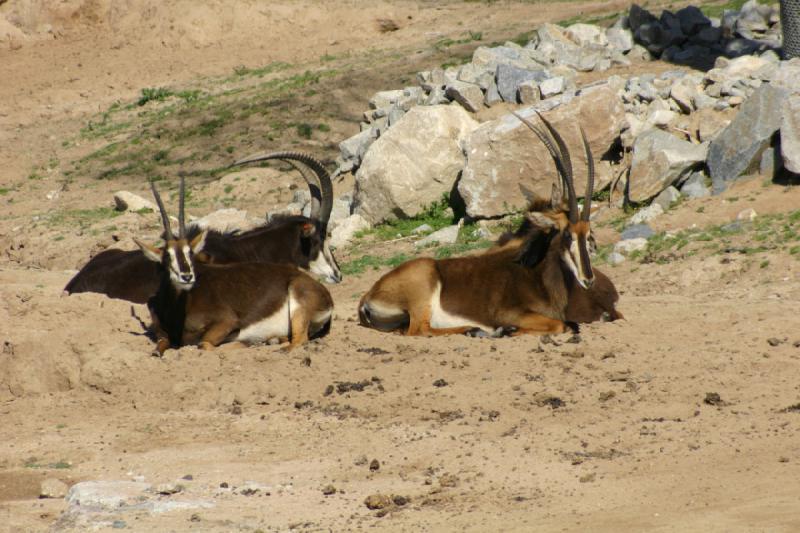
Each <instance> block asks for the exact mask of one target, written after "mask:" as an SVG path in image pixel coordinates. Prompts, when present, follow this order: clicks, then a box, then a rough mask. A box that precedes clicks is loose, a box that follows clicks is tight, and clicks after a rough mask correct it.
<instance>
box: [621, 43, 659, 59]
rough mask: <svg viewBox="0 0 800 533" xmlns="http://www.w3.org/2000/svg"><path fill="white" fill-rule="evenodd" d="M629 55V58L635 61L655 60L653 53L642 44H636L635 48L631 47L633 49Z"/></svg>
mask: <svg viewBox="0 0 800 533" xmlns="http://www.w3.org/2000/svg"><path fill="white" fill-rule="evenodd" d="M627 57H628V58H629V59H632V60H634V61H652V60H653V54H651V53H650V51H649V50H648V49H647V48H645V47H644V46H642V45H640V44H634V45H633V48H631V51H630V52H628V55H627Z"/></svg>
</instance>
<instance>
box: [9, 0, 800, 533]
mask: <svg viewBox="0 0 800 533" xmlns="http://www.w3.org/2000/svg"><path fill="white" fill-rule="evenodd" d="M9 4H14V2H13V0H12V1H11V2H10V3H6V4H4V5H2V6H0V13H8V12H9V9H10V5H9ZM34 4H35V3H34ZM66 4H69V3H66ZM66 4H65V5H66ZM72 4H81V3H80V2H73V3H72ZM221 4H222V3H219V2H208V3H206V4H204V5H205V6H206V7H205V8H204V9H203V10H199V11H194V10H188V9H187V8H186V6H188V3H187V4H186V5H181V4H180V3H178V4H176V6H175V7H174V11H170V12H167V13H164V12H158V11H157V10H156V11H153V9H155V8H154V7H153V6H154V3H148V2H145V1H140V2H133V1H132V2H129V3H127V4H125V5H127V6H129V8H130V10H129V12H127V14H126V13H122V12H121V11H120V10H119V8H114V7H113V6H111V7H109V6H110V4H106V3H103V2H94V3H91V2H87V3H86V5H92V6H95V9H96V11H89V12H88V13H89V15H91V16H89V15H87V14H86V13H87V12H86V11H85V10H84V11H80V10H78V12H79V13H82V14H83V16H82V17H68V16H66V15H63V14H62V15H60V16H62V18H58V17H55V18H53V16H51V17H50V18H47V17H44V18H42V19H41V20H39V19H35V18H34V19H32V22H31V21H29V26H30V27H31V28H34V29H35V28H37V27H38V28H40V30H41V24H50V25H51V29H50V30H47V29H46V28H45V29H44V30H41V31H39V32H36V31H33V30H31V36H30V37H29V38H28V39H22V40H20V41H19V47H16V46H17V45H15V47H14V48H15V49H13V50H12V49H11V48H12V47H9V49H7V50H2V51H0V79H2V80H3V83H0V100H1V101H3V102H4V105H3V106H2V108H0V186H2V187H5V188H9V189H12V192H10V193H8V194H5V195H3V196H0V206H2V212H0V244H2V254H0V342H1V343H2V350H1V351H0V442H2V445H0V531H48V530H55V531H85V530H88V529H91V528H94V529H96V530H102V531H104V530H111V529H113V528H115V527H116V528H124V529H128V530H133V531H188V530H192V531H194V530H197V531H259V530H261V531H287V530H304V531H352V530H360V529H367V528H370V529H377V530H387V531H453V530H467V531H609V532H611V531H720V532H721V531H770V532H772V531H785V532H790V531H798V530H800V516H798V513H797V509H798V508H800V435H798V428H800V412H798V411H800V408H798V407H794V408H792V406H796V405H797V404H798V402H800V386H798V381H797V379H796V377H797V365H798V359H800V333H798V331H797V328H796V326H794V327H793V326H792V324H793V323H795V322H796V320H794V319H793V316H794V315H795V314H796V311H797V301H798V299H799V298H800V269H799V268H798V265H799V264H800V263H798V259H797V257H798V256H797V254H794V255H792V254H790V253H789V252H788V251H787V248H786V247H782V246H776V247H772V248H771V249H767V250H766V251H760V252H756V253H752V254H751V253H743V252H742V250H744V249H745V248H746V247H748V246H757V245H758V244H759V242H760V241H758V240H757V238H756V236H755V235H756V233H753V232H744V233H743V234H741V235H738V236H737V237H735V238H733V239H732V244H731V246H730V247H729V249H726V250H723V251H721V252H720V251H717V252H712V251H703V250H699V251H698V253H693V254H689V253H681V252H680V251H678V252H676V253H675V254H673V255H671V256H669V257H667V258H666V260H664V261H651V262H647V261H644V262H627V263H623V264H622V265H620V266H617V267H610V266H604V267H602V268H603V270H604V271H605V272H607V273H608V274H609V276H610V277H611V278H612V279H613V280H614V282H615V283H616V285H617V287H618V288H619V289H620V293H621V301H620V306H619V307H620V309H621V311H622V312H623V313H624V314H625V316H626V318H627V319H626V320H624V321H619V322H615V323H608V324H592V325H588V326H585V327H584V328H583V330H582V332H581V335H580V339H570V337H569V336H557V337H554V338H552V339H543V338H537V337H524V338H513V339H498V340H477V339H469V338H466V337H448V338H434V339H420V338H404V337H401V336H396V335H385V334H380V333H378V332H374V331H371V330H366V329H364V328H361V327H359V326H358V325H357V323H356V319H355V306H356V303H357V301H358V298H359V297H360V295H361V294H362V293H363V292H364V291H366V290H367V289H368V288H369V286H370V285H371V283H373V282H374V281H375V280H376V279H377V278H378V277H379V276H380V275H381V274H382V272H383V271H375V270H368V271H367V272H365V273H364V274H362V275H353V276H349V277H348V278H347V279H345V281H344V282H343V283H341V284H339V285H336V286H332V287H330V289H331V292H332V294H333V296H334V299H335V301H336V317H335V322H334V325H333V330H332V332H331V334H330V335H329V336H328V337H326V338H324V339H321V340H319V341H316V342H313V343H311V344H309V345H307V346H305V347H303V348H301V349H298V350H296V351H294V352H292V353H290V354H286V353H284V352H281V351H279V350H278V349H277V348H275V347H261V348H250V349H241V348H225V347H223V348H221V349H219V350H217V351H215V352H211V353H208V352H200V351H198V350H197V349H196V348H194V347H185V348H182V349H180V350H171V351H168V352H167V354H166V356H165V357H164V358H163V359H156V358H153V357H151V356H150V355H149V353H150V350H151V347H152V343H151V341H150V340H149V338H148V337H147V336H146V335H145V334H144V328H143V324H142V320H144V319H145V317H146V313H145V309H144V308H143V307H142V306H135V305H131V304H128V303H126V302H120V301H114V300H109V299H106V298H103V297H100V296H97V295H90V294H85V295H77V296H71V297H63V296H62V295H61V289H62V287H63V286H64V284H65V283H66V282H67V280H68V279H69V278H70V276H71V274H72V273H73V272H74V270H72V269H74V268H76V267H77V266H78V265H80V264H81V263H82V262H83V261H85V260H86V258H87V257H88V256H89V254H90V253H91V252H92V251H96V250H97V249H101V248H103V247H105V246H108V245H109V244H112V242H113V241H115V240H119V245H121V246H130V237H131V236H132V235H142V234H144V235H145V236H149V237H154V236H155V235H156V234H157V232H158V221H157V219H155V218H153V217H152V216H151V217H146V216H142V215H136V214H126V215H121V216H119V217H116V218H113V219H112V220H99V221H94V220H92V221H89V222H85V223H81V224H78V223H77V222H76V221H75V220H74V219H72V218H69V217H62V218H58V219H57V220H58V223H52V220H51V221H50V223H47V222H43V218H42V217H43V216H44V215H45V214H47V213H49V212H71V211H70V210H75V209H77V208H80V207H83V208H95V207H98V206H106V205H110V192H111V191H113V190H116V189H118V188H121V186H120V185H121V184H120V183H115V182H111V183H102V184H99V185H98V184H97V182H96V181H95V180H94V179H93V178H91V177H88V176H86V177H81V176H78V177H76V178H75V179H74V180H73V181H72V182H71V184H70V187H69V188H68V189H66V190H62V189H60V188H59V183H60V181H59V180H60V178H59V176H60V172H61V167H62V166H64V165H66V162H68V161H70V160H72V159H75V158H78V157H81V156H83V155H85V153H87V152H88V151H89V150H90V149H92V147H88V146H75V145H74V144H70V145H69V146H63V145H62V144H63V143H62V140H63V139H69V138H74V137H75V135H76V134H77V131H78V130H79V129H80V127H81V126H82V125H83V124H85V122H86V121H87V120H88V119H90V118H91V117H92V116H94V114H95V113H97V112H98V111H102V110H104V109H107V108H108V106H109V105H110V103H111V102H113V101H114V100H115V99H118V98H127V99H132V98H135V96H136V94H137V93H138V91H139V89H140V88H141V87H144V86H158V85H161V84H165V83H173V82H174V83H190V82H192V80H195V79H197V78H198V77H201V76H217V75H221V73H223V72H227V71H230V69H231V68H232V67H233V66H235V65H240V64H247V65H250V66H258V65H260V64H266V63H269V62H271V61H275V60H281V59H286V58H292V61H295V62H299V63H302V62H304V61H305V62H310V63H313V62H314V61H317V60H318V58H319V57H320V56H321V55H323V54H326V53H333V51H335V52H336V53H341V52H343V51H344V50H345V49H348V50H364V49H368V48H370V47H381V48H386V49H392V48H396V49H398V50H402V51H404V53H405V51H408V50H410V49H414V48H419V49H426V50H427V49H428V48H429V47H430V44H431V42H432V41H435V40H436V39H438V38H440V37H437V36H440V35H444V36H447V35H459V34H460V32H462V31H463V28H464V27H469V28H475V29H480V30H482V31H484V32H486V33H487V35H494V36H497V37H498V38H499V37H500V36H506V37H507V36H510V35H513V34H515V33H518V32H520V31H524V30H527V29H530V27H532V26H533V25H535V24H536V22H537V21H543V20H556V19H562V18H566V17H569V16H572V15H574V14H577V13H579V12H581V11H587V10H589V11H590V10H593V9H598V8H599V6H597V5H595V4H586V3H579V2H574V3H573V2H570V3H563V4H546V9H543V7H542V4H532V3H521V2H513V3H504V2H497V3H491V4H486V3H483V2H480V3H477V2H474V3H473V2H466V3H462V2H369V3H362V2H337V3H335V6H334V3H329V2H324V3H323V2H316V1H311V0H308V1H302V2H301V1H298V2H280V3H278V2H255V1H252V2H241V3H237V8H236V9H235V10H230V12H229V11H226V10H224V9H222V8H220V5H221ZM239 4H241V5H239ZM70 5H71V4H70ZM117 5H119V4H117ZM604 7H605V8H607V9H611V8H612V7H613V6H612V7H609V5H606V6H604ZM65 9H66V8H65ZM137 10H138V11H137ZM184 11H186V12H187V13H184ZM223 11H224V14H222V12H223ZM136 12H138V13H140V14H141V17H140V18H136V17H134V16H133V14H134V13H136ZM387 14H388V17H387ZM123 15H124V16H123ZM409 16H410V17H411V18H410V19H409V18H408V17H409ZM65 17H66V18H65ZM377 18H393V19H395V20H397V21H398V22H400V26H401V29H400V30H398V31H397V32H393V33H388V34H386V33H381V32H380V31H378V29H377V25H376V24H377V23H376V19H377ZM229 19H230V20H229ZM170 21H173V22H170ZM521 21H524V22H521ZM267 27H268V28H269V31H268V32H267V31H266V30H265V28H267ZM86 28H92V29H93V30H94V31H91V32H89V31H87V30H86ZM192 28H193V30H192ZM0 29H1V28H0ZM201 29H202V31H201ZM232 29H233V30H235V31H232ZM223 30H224V31H223ZM223 34H224V35H225V36H226V38H225V39H221V37H220V36H221V35H223ZM432 34H435V35H436V36H434V37H431V35H432ZM48 35H50V36H51V37H47V36H48ZM54 35H55V36H56V37H57V38H53V37H52V36H54ZM228 36H230V38H227V37H228ZM267 36H269V37H270V38H267ZM492 38H494V37H492ZM254 43H255V44H254ZM423 55H424V54H423ZM256 56H257V58H256ZM414 61H418V63H415V62H414ZM78 64H80V66H78ZM413 67H417V68H418V69H422V68H425V60H424V58H422V59H419V60H410V62H407V63H403V67H402V68H403V69H406V70H408V71H412V70H413ZM658 68H664V67H663V66H658V65H653V70H655V69H658ZM377 70H379V69H377ZM381 76H383V77H381ZM396 76H397V74H396V73H392V72H387V73H384V74H376V73H374V72H373V73H371V74H370V76H369V77H368V80H367V81H365V82H364V83H365V85H364V86H363V88H362V87H361V86H360V85H359V83H358V82H352V83H351V85H349V87H350V89H351V90H348V91H347V94H348V95H350V96H347V95H345V96H341V99H343V100H347V99H348V98H349V99H350V100H349V101H348V106H349V107H348V109H353V110H354V111H353V117H352V120H351V122H347V121H343V122H342V124H341V125H339V127H338V129H335V130H334V131H333V132H332V133H331V136H335V135H339V136H340V137H339V138H344V137H345V136H346V135H350V134H352V133H353V132H355V131H357V128H358V125H357V120H358V116H357V111H356V110H358V109H359V108H363V107H364V103H365V101H366V98H368V96H369V95H370V94H371V92H370V91H372V90H376V89H377V88H381V87H380V83H381V80H382V79H383V80H384V81H385V82H386V83H387V84H386V85H384V86H383V88H394V87H396V86H397V84H392V83H393V82H394V81H395V80H396ZM376 86H377V87H376ZM83 93H85V94H87V95H90V96H89V97H87V96H84V94H83ZM348 129H349V130H348ZM320 149H322V150H323V151H326V150H327V151H330V149H331V148H330V146H329V145H327V144H325V145H322V146H321V147H320ZM52 158H56V159H57V160H58V161H59V164H56V165H53V171H52V173H50V174H46V175H45V176H44V177H43V179H42V180H39V181H37V182H36V183H35V184H33V185H31V184H30V183H29V181H30V180H28V179H27V176H28V175H29V173H31V171H32V169H38V168H40V167H41V166H42V165H47V162H48V161H49V160H50V159H52ZM142 178H143V177H142ZM124 184H125V185H136V182H135V180H133V179H129V180H128V181H127V182H126V183H124ZM214 186H215V184H214V183H211V184H209V185H208V187H209V188H212V187H214ZM138 188H139V189H138V190H139V191H143V190H144V187H143V186H142V185H141V183H140V184H139V185H138ZM198 189H199V190H198V193H200V194H202V192H203V190H204V189H203V187H201V186H198ZM53 190H55V191H58V194H57V195H55V196H54V198H55V199H47V197H46V194H47V193H48V192H50V191H53ZM258 192H259V191H257V190H253V191H250V192H249V193H248V195H249V197H248V198H247V200H248V201H249V204H248V205H250V206H252V205H255V204H257V203H258V201H259V199H260V198H261V196H260V195H259V194H258ZM243 201H244V200H243ZM798 204H800V192H799V191H798V190H797V189H793V188H785V187H781V186H778V185H771V184H766V185H765V184H762V180H761V179H760V178H753V179H751V180H749V181H745V182H743V183H741V184H740V185H738V186H737V187H735V188H733V189H732V190H730V191H728V192H726V193H725V194H724V195H723V196H721V197H714V198H707V199H701V200H695V201H692V202H685V203H683V204H681V205H679V206H678V207H677V208H675V209H673V210H671V211H670V212H669V213H668V214H666V215H665V216H663V217H661V218H660V219H659V220H658V222H657V223H656V224H655V226H656V229H658V230H664V231H677V230H681V229H686V228H690V227H692V226H693V225H696V226H697V227H708V226H711V225H716V224H725V223H728V222H730V221H731V220H734V219H735V218H736V215H737V213H739V212H740V211H741V210H743V209H745V208H747V207H753V208H754V209H755V210H756V211H757V213H758V214H759V216H764V215H769V214H783V215H784V217H785V214H786V213H788V212H790V211H792V210H796V209H797V206H798ZM196 214H203V213H202V212H198V213H196ZM618 215H619V214H618V213H613V212H609V213H607V214H606V216H605V217H604V218H602V219H601V222H600V223H598V224H597V234H598V238H599V240H600V243H601V244H603V243H605V242H612V241H613V240H614V239H615V238H616V237H615V236H616V232H615V231H613V230H612V229H611V228H610V226H609V225H608V224H607V223H608V222H609V221H610V220H612V219H613V218H614V217H615V216H618ZM782 220H784V221H785V220H786V218H784V219H782ZM782 223H783V222H782ZM782 223H778V222H776V227H778V226H780V224H782ZM112 225H113V227H114V229H111V226H112ZM112 234H113V235H116V239H113V238H112ZM798 244H799V243H798V242H796V236H795V241H791V242H789V243H788V244H787V246H797V245H798ZM375 249H376V250H377V251H376V252H375V253H378V254H394V253H397V252H407V251H408V250H410V244H409V243H407V242H398V243H391V244H383V245H377V246H376V248H375ZM353 257H355V253H354V252H351V251H349V250H342V251H340V253H339V259H340V261H341V262H345V261H348V260H350V259H352V258H353ZM709 393H715V394H718V395H719V399H718V400H715V397H714V396H708V395H709ZM706 400H708V401H706ZM373 459H376V460H377V461H378V463H379V468H378V469H371V468H370V463H371V462H372V461H373ZM189 476H190V477H191V479H185V478H186V477H189ZM45 478H58V479H61V480H62V481H64V482H66V483H67V484H73V483H75V482H78V481H87V480H134V479H136V480H144V481H145V482H147V483H150V484H152V485H153V486H157V485H159V484H162V483H180V484H181V485H183V491H182V492H180V493H178V494H175V495H172V496H156V495H153V494H149V495H148V497H149V498H150V499H151V500H155V501H160V502H187V508H186V509H177V510H172V511H169V512H164V513H151V512H148V511H147V510H135V509H133V510H127V511H124V512H120V513H116V514H114V515H112V516H105V517H104V516H99V517H94V518H92V519H91V520H92V521H91V523H87V522H81V520H82V519H85V517H83V518H81V517H75V516H69V515H65V514H63V513H64V511H65V510H66V509H67V505H66V503H65V502H64V501H63V500H61V499H37V496H38V494H39V486H40V482H41V481H42V480H43V479H45ZM328 486H332V487H333V488H334V489H335V491H334V492H333V493H332V494H327V495H326V494H323V489H326V487H328ZM247 487H250V488H251V490H244V489H246V488H247ZM253 487H255V488H253ZM256 489H257V490H256ZM325 492H331V491H330V489H329V488H328V490H325ZM375 494H384V495H390V496H391V495H394V496H402V497H403V498H405V500H407V501H406V502H404V501H403V500H402V499H397V501H398V502H400V503H403V505H397V504H395V505H392V506H390V507H389V508H388V509H387V510H384V511H375V510H370V509H368V508H367V507H366V505H365V504H364V501H365V499H366V498H367V497H368V496H370V495H375ZM114 520H117V521H118V522H117V523H116V524H115V523H114V522H113V521H114Z"/></svg>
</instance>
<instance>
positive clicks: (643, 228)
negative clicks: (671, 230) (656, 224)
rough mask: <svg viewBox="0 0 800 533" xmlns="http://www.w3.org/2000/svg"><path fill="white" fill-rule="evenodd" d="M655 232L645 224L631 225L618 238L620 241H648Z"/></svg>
mask: <svg viewBox="0 0 800 533" xmlns="http://www.w3.org/2000/svg"><path fill="white" fill-rule="evenodd" d="M655 233H656V232H655V231H653V229H652V228H651V227H650V226H648V225H647V224H646V223H641V224H633V225H631V226H628V227H627V228H625V229H624V230H622V233H621V234H620V236H619V239H620V240H621V241H627V240H630V239H649V238H650V237H652V236H653V235H655Z"/></svg>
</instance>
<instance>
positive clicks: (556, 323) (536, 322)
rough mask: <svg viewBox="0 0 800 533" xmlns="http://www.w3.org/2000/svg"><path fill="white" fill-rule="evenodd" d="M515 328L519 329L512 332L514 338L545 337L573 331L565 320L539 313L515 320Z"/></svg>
mask: <svg viewBox="0 0 800 533" xmlns="http://www.w3.org/2000/svg"><path fill="white" fill-rule="evenodd" d="M513 326H514V327H516V328H517V329H516V330H515V331H512V332H511V336H512V337H516V336H518V335H527V334H533V335H544V334H546V333H564V332H567V331H571V330H572V328H571V327H570V326H569V325H568V324H567V323H566V322H564V321H563V320H558V319H556V318H550V317H547V316H544V315H540V314H538V313H528V314H526V315H523V316H522V317H520V318H519V319H517V320H515V324H513Z"/></svg>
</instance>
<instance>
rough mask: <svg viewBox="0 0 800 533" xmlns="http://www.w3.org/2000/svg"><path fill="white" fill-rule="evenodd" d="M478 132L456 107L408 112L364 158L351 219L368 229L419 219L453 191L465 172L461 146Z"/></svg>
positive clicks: (475, 123)
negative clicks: (398, 220) (367, 225)
mask: <svg viewBox="0 0 800 533" xmlns="http://www.w3.org/2000/svg"><path fill="white" fill-rule="evenodd" d="M477 126H478V123H477V122H476V121H475V120H473V119H472V118H471V117H470V115H469V113H468V112H466V111H465V110H464V109H463V108H461V107H459V106H430V107H423V106H419V107H414V108H413V109H411V110H410V111H409V112H408V113H406V114H405V115H404V116H403V118H402V119H401V120H400V122H398V123H397V124H396V125H395V126H394V127H392V128H391V129H389V130H388V131H387V132H386V133H385V134H383V135H382V136H381V137H380V138H379V139H378V140H377V141H375V143H373V144H372V146H371V147H370V149H369V151H368V152H367V154H366V155H365V156H364V160H363V162H362V164H361V168H359V169H358V172H357V173H356V188H355V196H354V204H355V206H356V207H355V213H357V214H359V215H361V216H362V217H364V219H365V220H366V221H367V222H369V223H371V224H377V223H379V222H382V221H384V220H388V219H393V218H397V217H413V216H415V215H418V214H420V213H421V212H422V211H423V210H424V209H425V208H426V207H427V205H428V204H429V203H430V202H431V201H432V200H433V199H436V198H441V197H442V195H443V194H445V193H449V192H450V191H451V190H452V188H453V184H454V183H455V181H456V179H457V178H458V175H459V173H460V172H461V170H462V169H463V167H464V155H463V152H462V148H461V146H462V142H463V140H464V138H466V136H467V135H469V134H470V133H471V132H472V131H473V130H474V129H475V128H476V127H477Z"/></svg>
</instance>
